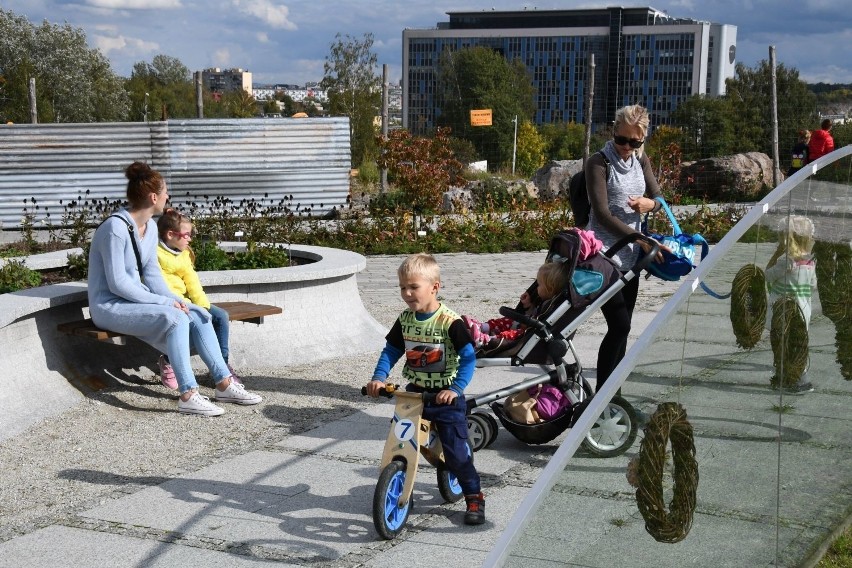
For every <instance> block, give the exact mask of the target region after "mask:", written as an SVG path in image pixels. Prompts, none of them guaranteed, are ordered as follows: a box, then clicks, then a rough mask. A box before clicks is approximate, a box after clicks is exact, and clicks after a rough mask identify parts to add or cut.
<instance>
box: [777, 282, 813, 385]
mask: <svg viewBox="0 0 852 568" xmlns="http://www.w3.org/2000/svg"><path fill="white" fill-rule="evenodd" d="M769 338H770V340H771V341H772V356H773V365H774V366H775V375H774V376H773V377H772V381H771V382H772V386H773V387H778V386H779V385H780V386H781V387H784V388H789V387H792V386H793V385H795V384H796V383H797V382H799V379H801V378H802V374H803V373H804V372H805V367H807V365H808V326H807V324H806V323H805V317H804V316H803V315H802V309H801V308H800V307H799V304H798V303H797V302H796V298H794V297H793V296H789V295H785V296H781V297H780V298H778V299H777V300H776V301H775V303H774V304H772V323H771V327H770V329H769Z"/></svg>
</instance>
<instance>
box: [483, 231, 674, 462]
mask: <svg viewBox="0 0 852 568" xmlns="http://www.w3.org/2000/svg"><path fill="white" fill-rule="evenodd" d="M582 233H583V231H581V230H580V229H568V230H565V231H561V232H560V233H558V234H557V235H556V236H554V237H553V238H552V239H551V243H550V247H549V249H548V252H547V258H546V263H551V264H554V265H556V266H559V267H560V269H561V271H562V280H561V281H562V282H564V286H562V288H561V289H560V290H559V291H558V293H557V294H556V295H555V296H554V297H552V298H550V299H547V300H545V301H543V302H542V303H541V305H540V306H539V307H538V310H537V311H536V313H535V315H534V317H531V316H529V315H527V314H525V313H523V312H522V311H520V310H521V309H523V306H519V309H517V310H512V309H510V308H507V307H502V308H500V314H501V315H503V316H505V317H508V318H511V319H512V320H514V321H517V322H519V323H521V324H523V325H524V326H525V329H524V330H523V333H522V334H521V336H520V337H519V338H518V339H517V340H515V341H507V342H503V344H502V345H501V346H500V348H499V349H498V350H495V351H492V352H489V353H488V354H487V355H488V356H485V357H480V358H478V359H477V367H498V366H524V365H540V366H542V367H543V368H544V370H545V371H546V372H545V373H544V374H541V375H537V376H535V377H532V378H530V379H527V380H525V381H523V382H521V383H518V384H515V385H512V386H509V387H506V388H503V389H500V390H497V391H494V392H490V393H486V394H483V395H478V396H475V397H472V398H469V399H468V400H467V406H468V411H469V414H468V430H469V434H470V435H469V438H470V440H471V443H472V445H473V447H474V449H475V450H478V449H481V448H483V447H486V446H487V445H489V444H490V443H492V442H493V441H494V439H496V435H497V422H496V420H494V418H492V416H491V415H490V414H489V413H487V412H482V411H478V410H474V409H476V408H477V407H480V406H483V405H486V404H490V407H491V409H492V411H493V412H494V414H495V415H496V416H497V418H498V419H499V420H500V423H502V425H503V426H504V428H505V429H506V430H508V431H509V432H510V433H512V434H513V435H514V436H515V437H516V438H518V439H519V440H521V441H522V442H525V443H528V444H544V443H547V442H549V441H551V440H553V439H554V438H556V437H557V436H558V435H559V434H561V433H562V432H564V431H565V430H566V429H568V428H570V427H571V426H572V425H573V424H574V423H575V422H576V420H577V418H579V416H580V414H581V413H582V412H583V410H585V408H586V406H587V405H588V403H589V401H590V399H591V396H592V394H593V392H594V391H593V389H592V387H591V385H590V383H589V382H588V380H587V379H586V377H585V376H584V375H583V368H582V365H581V364H580V361H579V357H578V355H577V352H576V350H575V349H574V346H573V343H572V338H573V336H574V333H575V332H576V330H577V329H578V328H579V326H580V325H581V324H582V323H583V322H585V321H586V320H587V319H588V318H589V317H591V315H592V314H594V313H595V312H597V311H598V310H599V309H600V308H601V307H602V306H603V305H604V304H605V303H606V302H608V301H609V300H610V299H612V298H613V297H614V296H615V295H616V294H619V293H620V292H621V289H622V288H623V287H624V285H625V284H626V283H627V282H629V281H630V280H632V279H633V278H637V277H638V276H639V274H640V273H641V271H642V270H644V269H645V267H646V266H647V264H648V263H649V262H651V260H652V259H653V258H654V257H655V256H656V253H657V251H658V250H659V244H658V243H656V241H654V240H652V239H649V238H647V237H645V236H643V235H640V234H632V235H629V236H627V237H625V238H623V239H621V241H619V242H618V243H616V244H615V245H614V246H613V247H611V248H610V249H609V250H607V251H606V253H605V254H600V253H599V252H590V251H589V249H588V248H587V247H584V246H583V245H584V242H585V241H586V239H587V237H586V236H584V235H583V234H582ZM638 240H644V241H646V242H647V243H648V244H649V245H650V246H649V248H650V252H649V253H648V254H645V255H644V256H643V257H642V258H641V259H640V261H639V262H638V263H637V264H636V266H634V267H633V268H632V269H631V270H630V271H628V272H626V273H624V274H623V275H622V274H621V273H620V272H619V269H618V268H617V267H616V265H615V264H614V263H613V262H612V260H611V258H612V256H613V255H614V254H616V253H617V252H618V250H620V249H621V248H623V247H625V246H627V245H628V244H630V243H632V242H635V241H638ZM581 253H583V254H582V257H581ZM537 287H538V285H537V283H534V284H533V286H531V287H530V289H529V290H528V292H531V291H533V289H534V288H536V289H537ZM569 351H570V352H571V354H572V358H573V362H569V361H567V360H566V358H565V357H566V355H567V354H568V352H569ZM548 384H549V385H552V386H554V387H556V388H558V389H559V390H560V391H561V392H562V393H563V394H564V395H565V396H566V397H568V399H569V401H570V403H571V404H570V405H569V406H568V408H567V410H566V411H565V412H564V413H563V414H562V415H560V416H558V417H556V418H554V419H552V420H549V421H546V422H542V423H537V424H521V423H518V422H515V421H514V420H512V419H511V418H510V417H509V416H508V415H507V414H506V412H505V410H504V408H503V405H502V404H501V403H499V402H498V401H499V400H500V399H504V398H506V397H508V396H510V395H513V394H515V393H519V392H521V391H524V390H527V389H529V388H530V387H538V386H539V385H548ZM636 434H637V422H636V417H635V411H634V410H633V407H632V406H631V405H630V403H628V402H627V401H626V400H624V399H623V398H621V397H620V396H615V397H613V399H612V400H611V401H610V402H609V403H608V406H607V408H606V410H605V411H604V413H603V414H602V415H601V417H600V418H599V419H598V420H597V421H596V423H595V424H594V425H593V427H592V429H591V430H590V432H589V433H588V434H587V435H586V438H585V439H584V441H583V446H584V447H585V448H586V449H587V450H589V451H590V452H592V453H594V454H596V455H599V456H616V455H620V454H622V453H624V452H625V451H627V449H628V448H630V446H631V445H632V444H633V441H634V440H635V438H636Z"/></svg>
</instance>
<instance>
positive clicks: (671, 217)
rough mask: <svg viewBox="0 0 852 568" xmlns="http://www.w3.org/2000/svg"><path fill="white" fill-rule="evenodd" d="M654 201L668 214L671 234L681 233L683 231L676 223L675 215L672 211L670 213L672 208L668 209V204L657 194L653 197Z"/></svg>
mask: <svg viewBox="0 0 852 568" xmlns="http://www.w3.org/2000/svg"><path fill="white" fill-rule="evenodd" d="M654 201H656V202H657V203H659V204H660V207H662V209H663V211H665V212H666V215H667V216H668V218H669V221H670V222H671V224H672V234H673V235H674V236H678V235H679V234H681V233H682V232H683V231H681V230H680V225H679V224H678V222H677V219H675V216H674V213H672V210H671V209H669V204H668V203H666V200H665V199H663V197H662V196H659V197H655V198H654ZM645 217H646V218H647V214H646V215H645Z"/></svg>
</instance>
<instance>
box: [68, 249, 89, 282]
mask: <svg viewBox="0 0 852 568" xmlns="http://www.w3.org/2000/svg"><path fill="white" fill-rule="evenodd" d="M91 246H92V243H86V245H85V246H84V247H83V252H82V253H81V254H69V255H68V275H69V276H70V277H71V278H74V279H76V280H86V279H87V278H88V277H89V248H91Z"/></svg>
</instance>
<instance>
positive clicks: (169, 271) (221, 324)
mask: <svg viewBox="0 0 852 568" xmlns="http://www.w3.org/2000/svg"><path fill="white" fill-rule="evenodd" d="M157 229H158V232H159V234H160V245H159V247H157V260H158V261H159V262H160V270H161V271H162V272H163V278H164V279H165V281H166V284H168V286H169V289H171V291H172V292H174V293H175V294H177V295H178V296H181V297H183V298H184V299H185V300H187V301H189V302H192V303H193V304H195V305H197V306H201V307H202V308H204V309H205V310H207V311H209V312H210V316H211V317H212V323H213V329H214V330H215V331H216V338H217V339H218V340H219V348H220V349H221V350H222V358H223V359H224V360H225V362H226V363H228V351H229V350H228V334H229V325H228V312H226V311H225V310H223V309H222V308H220V307H218V306H216V305H214V304H211V303H210V300H208V299H207V295H206V294H205V293H204V289H203V288H202V287H201V281H200V280H199V279H198V273H197V272H195V266H194V262H195V255H194V254H193V253H192V249H190V248H189V243H190V242H191V241H192V221H190V220H189V218H188V217H186V216H185V215H181V214H180V213H179V212H178V211H177V210H175V209H166V210H165V211H164V212H163V215H162V216H161V217H160V220H159V221H157ZM159 366H160V380H161V381H162V383H163V384H164V385H165V386H166V387H168V388H177V379H176V378H175V373H174V370H173V369H172V366H171V365H170V364H169V361H168V358H166V356H165V355H160V360H159ZM228 369H229V370H230V371H231V375H232V377H231V379H232V380H235V381H237V382H238V383H241V382H242V381H241V380H240V378H239V377H238V376H237V373H236V372H234V369H233V368H232V367H231V364H230V363H228Z"/></svg>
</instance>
